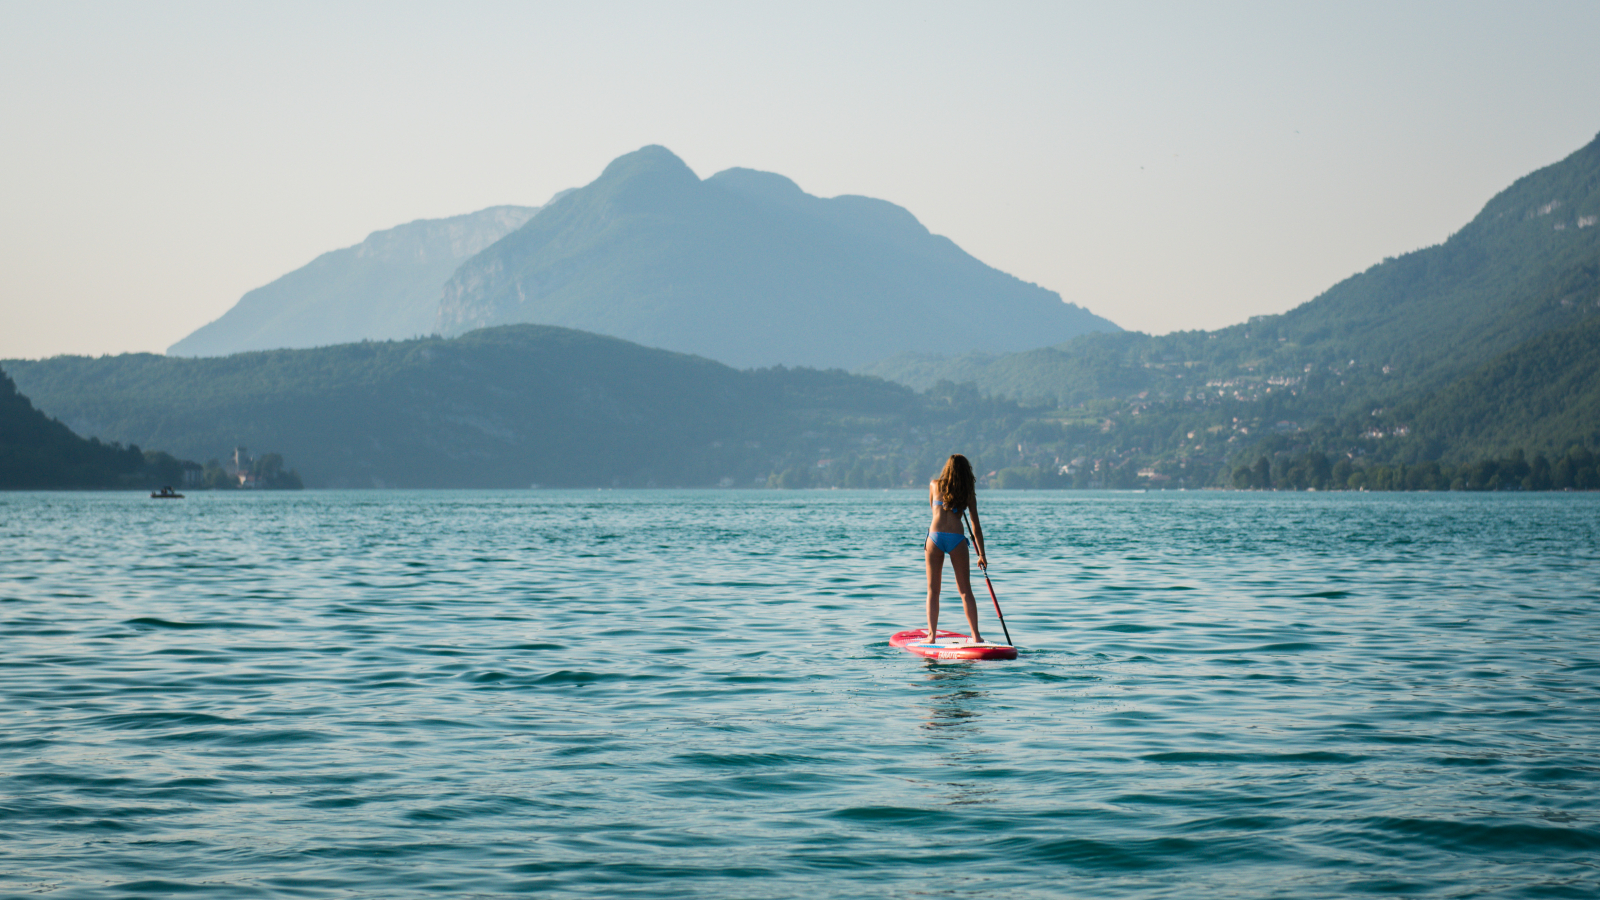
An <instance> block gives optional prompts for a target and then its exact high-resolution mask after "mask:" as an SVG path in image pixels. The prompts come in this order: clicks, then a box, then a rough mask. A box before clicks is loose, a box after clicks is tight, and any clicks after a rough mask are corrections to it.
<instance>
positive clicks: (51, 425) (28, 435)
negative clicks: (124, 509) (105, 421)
mask: <svg viewBox="0 0 1600 900" xmlns="http://www.w3.org/2000/svg"><path fill="white" fill-rule="evenodd" d="M175 464H176V461H175V460H173V459H172V458H171V457H169V456H167V455H166V454H160V453H152V454H148V455H147V454H145V453H143V452H141V451H140V450H139V448H138V447H135V446H128V447H123V446H121V445H116V444H103V443H101V442H100V441H99V440H98V439H88V440H85V439H84V438H81V437H79V436H77V435H76V434H73V433H72V431H71V430H70V429H68V428H67V426H65V425H63V424H61V423H60V422H58V421H56V420H55V419H52V418H50V417H48V416H46V415H45V414H44V413H42V412H39V411H38V410H37V409H34V407H33V404H32V403H30V402H29V401H28V398H27V397H26V396H24V395H23V394H21V393H19V392H18V391H17V386H16V384H15V383H14V382H13V381H12V380H11V377H10V376H9V375H7V374H6V373H5V372H0V489H12V490H14V489H18V488H31V489H59V488H115V487H141V486H153V485H155V484H159V483H162V479H163V478H165V479H166V481H165V483H167V484H176V483H179V481H180V479H181V475H182V470H181V469H178V468H176V465H175Z"/></svg>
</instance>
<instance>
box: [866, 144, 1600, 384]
mask: <svg viewBox="0 0 1600 900" xmlns="http://www.w3.org/2000/svg"><path fill="white" fill-rule="evenodd" d="M1597 261H1600V138H1597V139H1596V140H1595V141H1593V142H1591V143H1590V144H1588V145H1587V146H1585V147H1584V148H1582V149H1580V150H1578V151H1577V152H1575V153H1573V154H1572V155H1571V156H1569V157H1567V158H1566V159H1564V160H1562V161H1561V162H1559V163H1556V164H1554V165H1551V166H1548V167H1546V168H1543V169H1540V170H1539V171H1537V172H1534V173H1532V174H1530V175H1528V176H1526V177H1524V178H1521V179H1518V180H1517V182H1516V183H1514V184H1513V185H1511V186H1510V187H1509V188H1507V189H1506V190H1504V191H1502V192H1501V193H1500V194H1498V195H1496V196H1495V197H1494V198H1493V199H1492V200H1490V201H1489V203H1488V204H1487V205H1486V206H1485V207H1484V209H1483V211H1482V212H1480V213H1479V214H1478V216H1477V217H1475V218H1474V219H1473V220H1472V221H1471V222H1470V223H1468V224H1467V225H1466V227H1464V228H1462V229H1461V230H1460V231H1458V232H1457V233H1455V234H1454V235H1452V236H1451V237H1450V238H1449V239H1448V240H1446V241H1445V242H1444V243H1442V244H1439V245H1437V246H1433V247H1428V248H1425V249H1422V250H1418V251H1415V252H1412V253H1407V254H1405V255H1402V256H1400V257H1397V258H1393V259H1387V260H1384V261H1383V262H1381V263H1378V264H1377V265H1374V266H1373V267H1371V268H1370V269H1368V270H1367V271H1365V272H1362V273H1360V274H1357V275H1353V276H1351V277H1350V278H1347V279H1345V280H1344V281H1341V282H1339V283H1338V284H1336V285H1334V286H1333V287H1331V288H1329V289H1328V290H1327V291H1326V292H1324V293H1323V294H1322V295H1321V296H1319V297H1317V298H1316V299H1314V300H1311V301H1310V302H1307V303H1305V304H1302V305H1301V306H1299V307H1296V308H1295V309H1293V310H1290V311H1289V312H1287V313H1284V314H1282V315H1274V316H1257V317H1255V318H1253V319H1251V320H1250V321H1249V322H1247V323H1244V324H1241V325H1234V326H1231V327H1228V328H1223V329H1220V330H1217V331H1212V332H1184V333H1175V334H1168V335H1162V336H1159V337H1150V336H1147V335H1133V334H1121V335H1088V336H1085V337H1080V338H1077V339H1075V340H1073V341H1070V342H1066V343H1063V344H1058V345H1055V346H1053V347H1048V348H1044V349H1041V350H1035V351H1030V352H1027V353H1014V354H1002V355H995V354H966V355H963V356H957V357H946V358H940V357H937V356H933V355H930V354H927V353H921V354H906V355H903V356H900V357H898V358H892V359H887V360H884V361H881V362H879V363H876V364H873V365H869V366H866V367H863V368H861V369H860V370H859V371H861V372H863V373H866V374H874V375H878V376H880V377H884V378H889V379H892V380H896V381H900V382H902V383H904V384H907V385H910V386H913V387H924V386H926V385H929V384H932V383H934V382H936V381H938V380H939V379H942V378H948V379H952V380H972V381H975V382H976V383H977V384H978V385H979V386H980V387H981V388H982V389H984V390H987V391H994V392H998V393H1003V394H1008V395H1011V396H1015V397H1019V398H1022V399H1025V400H1030V401H1047V402H1056V403H1062V404H1066V405H1069V406H1070V405H1074V404H1077V403H1080V402H1083V400H1085V399H1086V398H1098V399H1112V398H1116V397H1127V396H1129V395H1130V394H1136V393H1138V392H1140V391H1155V392H1158V393H1162V394H1164V395H1166V396H1168V397H1181V396H1183V395H1184V394H1185V393H1192V389H1193V388H1194V387H1195V385H1196V383H1197V382H1198V383H1201V384H1204V383H1205V382H1208V381H1209V382H1229V384H1227V385H1213V387H1228V388H1230V389H1231V388H1233V387H1235V386H1237V385H1241V384H1243V385H1261V386H1265V385H1266V384H1268V383H1269V382H1271V381H1272V380H1274V379H1276V380H1277V381H1279V382H1291V383H1292V384H1293V385H1295V386H1297V387H1299V388H1300V389H1298V390H1297V394H1301V395H1308V398H1307V400H1306V402H1307V403H1312V404H1315V405H1317V413H1318V414H1337V413H1340V412H1344V411H1347V410H1348V409H1353V408H1355V407H1357V406H1360V405H1362V404H1367V403H1374V402H1375V403H1378V404H1380V405H1386V404H1389V403H1392V402H1394V401H1396V400H1397V399H1398V398H1401V397H1404V396H1408V395H1411V394H1413V393H1415V392H1418V391H1429V390H1437V389H1439V388H1441V387H1442V386H1443V385H1444V384H1446V383H1448V382H1449V381H1450V380H1452V379H1454V378H1458V377H1460V376H1462V375H1464V374H1465V373H1467V372H1468V371H1471V370H1472V369H1474V368H1476V367H1477V366H1479V365H1481V364H1482V363H1484V362H1486V361H1487V360H1489V359H1491V358H1492V357H1494V356H1496V355H1498V354H1500V353H1504V352H1506V351H1508V350H1510V349H1511V348H1513V347H1515V346H1517V345H1518V344H1520V343H1522V342H1523V341H1525V340H1528V339H1529V338H1532V337H1534V336H1536V335H1539V334H1542V333H1544V332H1546V331H1549V330H1552V329H1557V328H1563V327H1567V326H1569V325H1571V324H1573V323H1574V322H1576V321H1578V320H1580V319H1582V318H1583V317H1585V316H1586V315H1589V314H1591V313H1592V312H1594V310H1595V299H1596V298H1595V296H1594V291H1592V290H1590V289H1589V287H1587V285H1589V284H1590V281H1589V280H1588V279H1590V278H1591V277H1592V276H1591V275H1589V274H1586V273H1590V272H1592V270H1593V269H1594V267H1595V265H1596V262H1597ZM1341 388H1343V389H1342V390H1341Z"/></svg>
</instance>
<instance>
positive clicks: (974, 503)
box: [967, 491, 989, 569]
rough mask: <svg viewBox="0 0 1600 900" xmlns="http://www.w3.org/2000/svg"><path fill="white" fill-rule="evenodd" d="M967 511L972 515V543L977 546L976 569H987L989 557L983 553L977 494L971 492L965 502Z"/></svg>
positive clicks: (981, 525)
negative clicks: (970, 495)
mask: <svg viewBox="0 0 1600 900" xmlns="http://www.w3.org/2000/svg"><path fill="white" fill-rule="evenodd" d="M967 511H968V512H970V513H971V514H972V542H973V543H974V544H976V545H978V568H980V569H987V568H989V557H988V556H986V555H984V552H983V523H982V522H979V521H978V492H977V491H973V492H972V497H971V498H969V499H968V500H967Z"/></svg>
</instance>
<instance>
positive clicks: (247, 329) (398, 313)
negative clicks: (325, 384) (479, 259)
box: [167, 206, 539, 356]
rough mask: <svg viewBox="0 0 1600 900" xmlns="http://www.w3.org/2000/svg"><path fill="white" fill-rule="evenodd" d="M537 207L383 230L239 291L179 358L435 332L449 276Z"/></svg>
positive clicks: (178, 347)
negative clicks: (235, 300)
mask: <svg viewBox="0 0 1600 900" xmlns="http://www.w3.org/2000/svg"><path fill="white" fill-rule="evenodd" d="M538 211H539V208H538V207H530V206H494V207H490V208H488V209H484V210H480V211H478V212H475V213H469V214H467V215H462V216H452V217H451V218H448V219H420V220H418V221H415V222H410V223H408V224H405V225H401V226H398V227H396V228H390V229H386V230H384V231H376V232H373V233H372V234H371V235H369V236H368V237H367V239H366V240H364V241H362V242H361V243H359V244H357V245H355V246H354V247H346V248H344V249H342V250H334V251H332V252H331V253H324V254H323V255H321V256H319V257H317V258H316V259H314V260H312V261H311V262H310V263H309V264H307V265H305V266H304V267H302V268H300V269H296V270H295V271H293V272H290V273H289V274H287V275H285V276H283V277H282V278H279V279H278V280H276V281H274V282H272V283H271V284H268V285H266V286H264V287H260V288H257V289H256V290H253V291H251V292H249V293H248V294H245V295H244V297H242V298H240V300H239V302H238V303H237V304H235V305H234V307H233V308H232V309H230V310H228V312H226V313H225V314H223V316H222V317H221V318H219V319H217V320H216V321H214V322H212V323H210V324H208V325H206V326H204V327H202V328H200V329H199V330H197V331H195V332H194V333H193V334H191V335H189V336H188V337H186V338H184V339H183V340H181V341H179V342H177V343H176V344H173V345H172V347H171V348H169V349H168V350H167V352H168V353H169V354H171V355H173V356H225V355H227V354H230V353H238V352H241V351H245V350H271V349H278V348H298V347H318V346H326V345H329V344H339V343H345V342H349V341H360V340H389V339H398V338H407V337H414V336H416V335H419V334H427V333H428V332H429V331H431V330H432V328H433V323H434V318H435V316H436V314H437V312H438V305H439V295H440V290H441V288H442V286H443V285H444V282H445V280H446V279H448V278H449V277H450V274H451V273H452V272H454V271H455V269H456V267H457V266H458V265H460V264H461V263H462V261H464V260H466V259H469V258H470V257H472V256H473V255H474V254H477V253H479V252H480V251H482V250H483V249H484V248H486V247H488V246H489V245H491V244H493V243H494V242H495V241H498V240H500V239H501V238H502V237H504V236H505V235H507V234H509V233H510V232H512V231H514V230H516V229H517V228H519V227H521V226H522V225H524V224H526V223H527V222H528V220H529V219H531V218H533V216H534V214H535V213H537V212H538Z"/></svg>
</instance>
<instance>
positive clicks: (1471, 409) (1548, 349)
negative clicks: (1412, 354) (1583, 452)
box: [1396, 315, 1600, 461]
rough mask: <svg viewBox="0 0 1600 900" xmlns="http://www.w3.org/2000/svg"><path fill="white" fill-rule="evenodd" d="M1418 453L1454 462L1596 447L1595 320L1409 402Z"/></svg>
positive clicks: (1599, 422) (1599, 428)
mask: <svg viewBox="0 0 1600 900" xmlns="http://www.w3.org/2000/svg"><path fill="white" fill-rule="evenodd" d="M1396 418H1397V419H1400V420H1403V421H1407V422H1409V424H1410V427H1411V430H1412V432H1413V433H1415V434H1416V435H1417V437H1418V438H1419V440H1421V441H1422V442H1423V446H1422V447H1421V448H1419V451H1418V455H1422V456H1427V457H1433V458H1444V459H1447V460H1454V461H1461V460H1465V459H1471V458H1481V457H1489V456H1497V455H1502V454H1509V453H1511V452H1513V451H1515V450H1524V451H1526V452H1528V453H1534V452H1547V453H1551V454H1559V453H1562V452H1564V451H1565V450H1566V449H1567V448H1568V447H1569V446H1570V445H1572V444H1573V443H1580V444H1588V445H1591V446H1595V447H1600V315H1596V316H1590V317H1588V318H1587V319H1585V320H1583V321H1581V322H1579V323H1577V324H1575V325H1570V326H1568V327H1566V328H1560V329H1557V330H1555V331H1550V332H1547V333H1545V334H1542V335H1539V336H1538V337H1535V338H1531V339H1529V340H1528V341H1526V342H1524V343H1523V344H1521V345H1519V346H1517V347H1515V348H1513V349H1512V350H1510V351H1508V352H1506V353H1503V354H1501V355H1500V356H1497V357H1495V358H1494V359H1492V360H1490V361H1489V362H1487V363H1485V364H1483V365H1482V366H1479V367H1478V368H1477V369H1475V370H1473V371H1472V372H1469V373H1468V374H1467V375H1465V376H1464V377H1462V378H1460V379H1458V380H1457V381H1455V382H1452V383H1451V384H1450V385H1449V386H1447V387H1446V388H1444V389H1443V390H1440V391H1437V392H1434V393H1432V394H1429V395H1427V396H1426V397H1424V398H1422V399H1420V400H1417V401H1415V402H1414V403H1412V404H1409V405H1408V406H1407V407H1406V408H1404V409H1402V410H1400V411H1399V412H1398V414H1397V416H1396Z"/></svg>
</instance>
